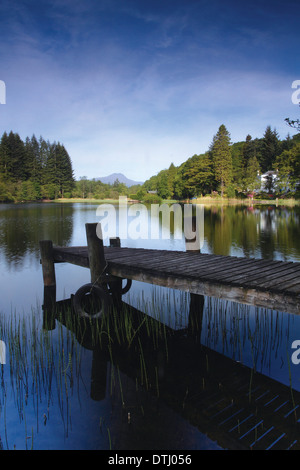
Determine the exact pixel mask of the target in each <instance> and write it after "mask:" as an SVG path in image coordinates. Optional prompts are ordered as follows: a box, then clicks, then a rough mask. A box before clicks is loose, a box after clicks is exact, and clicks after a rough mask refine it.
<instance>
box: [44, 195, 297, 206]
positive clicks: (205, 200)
mask: <svg viewBox="0 0 300 470" xmlns="http://www.w3.org/2000/svg"><path fill="white" fill-rule="evenodd" d="M42 202H55V203H62V204H66V203H87V204H91V203H94V204H117V203H118V202H119V200H118V199H83V198H68V199H67V198H60V199H54V200H47V201H42ZM127 202H128V203H129V204H134V203H142V201H137V200H132V199H128V200H127ZM164 203H166V204H176V203H178V204H203V205H210V204H223V205H238V204H240V205H245V206H249V205H251V206H252V205H276V206H279V205H280V206H284V205H289V206H297V205H300V200H297V199H280V198H277V199H270V200H269V199H268V200H267V199H250V198H248V199H235V198H228V199H227V198H223V199H222V198H209V197H203V198H197V199H185V200H182V201H177V200H175V199H166V200H163V201H162V204H164Z"/></svg>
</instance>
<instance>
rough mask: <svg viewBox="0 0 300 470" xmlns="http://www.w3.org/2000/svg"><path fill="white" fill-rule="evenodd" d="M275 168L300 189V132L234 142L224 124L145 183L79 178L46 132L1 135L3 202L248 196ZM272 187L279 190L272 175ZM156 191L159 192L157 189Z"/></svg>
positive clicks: (283, 181) (285, 185)
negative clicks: (202, 147) (204, 146)
mask: <svg viewBox="0 0 300 470" xmlns="http://www.w3.org/2000/svg"><path fill="white" fill-rule="evenodd" d="M269 170H273V171H275V172H276V174H277V179H276V191H279V192H280V193H281V194H282V193H283V192H286V191H287V189H289V190H292V191H295V190H297V189H298V192H297V193H296V196H297V194H298V195H299V187H298V186H297V185H298V184H299V183H300V133H298V134H296V135H294V136H293V137H290V135H289V134H288V135H287V137H286V138H285V139H283V140H280V139H279V136H278V134H277V132H276V130H275V129H272V128H271V127H270V126H268V127H267V128H266V130H265V133H264V135H263V137H262V138H254V139H253V138H252V137H251V136H250V135H247V136H246V138H245V141H242V142H237V143H232V142H231V138H230V133H229V132H228V130H227V128H226V127H225V125H224V124H222V125H221V126H220V127H219V129H218V132H217V133H216V134H215V136H214V137H213V139H212V142H211V145H210V147H209V149H208V151H207V152H205V153H203V154H199V155H196V154H195V155H193V156H192V157H190V158H188V159H187V160H186V161H184V162H183V163H182V164H181V165H179V166H177V167H176V166H175V165H174V164H173V163H171V165H170V166H169V168H167V169H164V170H161V171H160V172H159V173H158V174H157V175H154V176H151V177H150V178H149V179H148V180H147V181H146V182H145V183H144V184H143V185H142V186H139V185H137V186H133V187H130V188H127V187H126V185H125V184H123V183H120V182H119V181H118V180H116V181H115V182H114V183H113V184H104V183H102V182H101V181H100V180H97V179H88V178H87V177H85V176H83V177H80V178H79V179H78V180H77V181H76V180H75V178H74V172H73V168H72V161H71V158H70V156H69V154H68V152H67V150H66V149H65V147H64V145H63V144H61V143H59V142H54V143H50V142H49V140H48V141H46V140H45V139H44V138H43V137H40V138H39V139H37V138H36V137H35V135H33V136H32V137H31V138H29V137H27V138H26V139H25V141H24V142H23V141H22V139H21V138H20V136H19V135H18V134H17V133H14V132H12V131H11V132H10V133H9V134H8V133H7V132H4V133H3V135H2V138H1V140H0V202H10V201H35V200H41V199H57V198H71V197H75V198H83V199H86V198H94V199H118V197H119V196H120V195H126V196H128V197H129V198H131V199H138V200H142V201H144V202H160V201H161V200H162V199H177V200H183V199H187V198H193V197H200V196H206V195H212V196H215V197H219V196H226V197H230V198H232V197H243V196H244V197H245V196H246V195H247V194H248V193H249V192H253V191H255V190H259V189H260V187H261V181H260V177H259V175H261V174H264V173H266V172H267V171H269ZM266 190H267V191H268V192H271V191H272V190H274V180H273V179H272V176H271V177H270V178H269V180H267V185H266ZM153 193H155V194H153Z"/></svg>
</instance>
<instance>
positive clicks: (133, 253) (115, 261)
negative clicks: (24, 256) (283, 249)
mask: <svg viewBox="0 0 300 470" xmlns="http://www.w3.org/2000/svg"><path fill="white" fill-rule="evenodd" d="M104 253H105V259H106V262H107V272H108V273H109V274H111V275H114V276H118V277H122V278H128V279H132V280H136V281H141V282H147V283H151V284H157V285H161V286H165V287H171V288H174V289H180V290H184V291H187V292H190V293H195V294H201V295H208V296H213V297H218V298H224V299H227V300H230V301H236V302H240V303H245V304H249V305H255V306H259V307H265V308H271V309H275V310H281V311H285V312H290V313H300V263H297V262H290V261H271V260H263V259H256V258H245V257H236V256H232V257H231V256H222V255H213V254H202V253H199V252H193V251H192V252H189V251H174V250H170V251H168V250H156V249H146V248H127V247H111V246H109V247H104ZM53 256H54V262H67V263H72V264H75V265H78V266H82V267H86V268H88V267H89V259H88V248H87V247H85V246H75V247H54V248H53Z"/></svg>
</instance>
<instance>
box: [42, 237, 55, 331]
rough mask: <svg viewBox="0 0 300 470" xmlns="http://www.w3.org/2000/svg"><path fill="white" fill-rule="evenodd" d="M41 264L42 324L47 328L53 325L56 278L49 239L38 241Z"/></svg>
mask: <svg viewBox="0 0 300 470" xmlns="http://www.w3.org/2000/svg"><path fill="white" fill-rule="evenodd" d="M40 254H41V264H42V270H43V281H44V303H43V309H44V324H45V327H46V328H47V329H52V328H54V327H55V316H54V312H55V303H56V279H55V266H54V258H53V244H52V241H51V240H41V241H40Z"/></svg>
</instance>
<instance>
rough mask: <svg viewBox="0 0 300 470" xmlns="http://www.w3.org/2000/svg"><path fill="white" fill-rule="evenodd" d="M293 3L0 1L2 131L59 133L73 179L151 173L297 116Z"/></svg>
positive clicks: (281, 127)
mask: <svg viewBox="0 0 300 470" xmlns="http://www.w3.org/2000/svg"><path fill="white" fill-rule="evenodd" d="M299 37H300V34H299V5H298V2H296V1H289V0H287V1H282V2H279V1H277V0H273V1H265V2H263V1H261V0H260V1H251V0H249V1H247V2H237V1H214V0H210V1H206V0H198V1H196V0H184V1H183V0H180V1H179V0H147V1H146V0H85V1H83V0H66V1H64V0H40V1H36V0H18V1H17V0H1V3H0V80H2V81H4V82H5V85H6V104H1V105H0V135H2V134H3V132H4V131H8V132H9V131H10V130H12V131H13V132H18V133H19V134H20V136H21V138H22V139H25V138H26V137H27V136H29V137H31V136H32V135H33V134H35V135H36V137H39V136H40V135H42V136H43V137H44V138H45V139H46V140H48V139H49V140H50V142H53V141H59V142H61V143H63V144H64V145H65V147H66V149H67V150H68V152H69V154H70V157H71V159H72V162H73V167H74V170H75V176H76V178H79V177H80V176H87V177H88V178H94V177H98V176H106V175H108V174H110V173H113V172H121V173H124V174H125V175H126V176H127V177H129V178H132V179H135V180H139V181H140V180H142V181H143V180H146V179H147V178H149V177H150V176H152V175H154V174H156V173H157V172H159V171H160V170H162V169H164V168H168V167H169V166H170V164H171V163H172V162H173V163H174V164H175V165H179V164H181V163H182V162H183V161H185V160H186V159H187V158H189V157H190V156H192V155H194V154H195V153H197V154H199V153H203V152H205V151H206V150H207V149H208V147H209V145H210V143H211V141H212V139H213V136H214V135H215V134H216V132H217V130H218V128H219V126H220V125H221V124H225V126H226V127H227V129H228V131H229V132H230V134H231V140H232V142H236V141H240V140H245V138H246V135H247V134H250V135H252V137H253V138H254V137H262V136H263V134H264V131H265V129H266V127H267V126H268V125H270V126H271V127H272V128H276V130H277V132H278V133H279V136H280V137H281V138H285V137H286V135H287V134H288V132H290V134H291V135H293V134H294V133H295V132H294V131H293V130H292V129H289V128H288V127H287V125H286V123H285V122H284V119H285V118H286V117H290V118H298V117H299V107H298V106H296V105H295V104H293V103H292V100H291V96H292V92H293V90H292V88H291V86H292V83H293V81H295V80H299V79H300V63H299Z"/></svg>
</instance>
